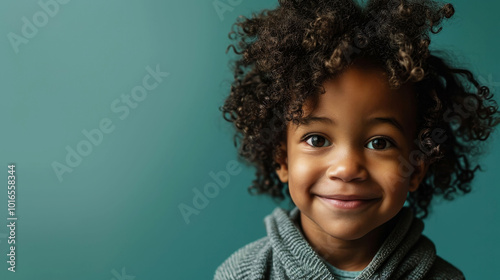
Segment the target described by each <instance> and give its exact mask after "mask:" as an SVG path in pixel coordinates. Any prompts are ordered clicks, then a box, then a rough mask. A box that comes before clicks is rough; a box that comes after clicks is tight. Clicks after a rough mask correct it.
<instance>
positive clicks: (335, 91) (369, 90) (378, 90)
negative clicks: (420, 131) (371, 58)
mask: <svg viewBox="0 0 500 280" xmlns="http://www.w3.org/2000/svg"><path fill="white" fill-rule="evenodd" d="M323 86H324V89H325V93H323V94H320V95H319V96H318V97H317V99H316V102H312V101H310V102H306V104H305V105H304V108H303V109H304V115H305V116H306V118H307V117H308V116H318V115H322V116H325V117H329V118H332V119H335V120H337V121H339V122H342V123H345V124H346V125H348V126H352V125H359V123H360V122H361V123H362V122H363V121H364V120H368V119H370V118H371V117H392V118H395V119H396V120H397V121H398V122H400V123H401V125H402V126H404V127H407V129H406V130H407V131H413V130H414V129H415V125H416V104H417V102H416V96H415V93H414V90H413V87H412V86H411V84H405V85H403V86H402V87H400V88H398V89H394V88H391V87H390V86H389V82H388V80H387V76H386V74H385V72H384V71H383V70H382V69H380V68H377V67H375V66H370V65H365V64H360V65H354V66H352V67H350V68H348V69H347V70H345V71H344V72H343V73H341V74H340V75H338V76H336V77H335V78H332V79H329V80H326V81H325V82H324V83H323Z"/></svg>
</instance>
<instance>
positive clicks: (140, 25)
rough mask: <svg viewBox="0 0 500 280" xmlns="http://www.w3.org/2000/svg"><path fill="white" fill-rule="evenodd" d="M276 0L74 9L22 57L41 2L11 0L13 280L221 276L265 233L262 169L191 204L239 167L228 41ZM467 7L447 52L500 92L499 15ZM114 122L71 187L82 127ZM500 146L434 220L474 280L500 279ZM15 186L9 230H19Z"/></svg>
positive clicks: (84, 4) (8, 86)
mask: <svg viewBox="0 0 500 280" xmlns="http://www.w3.org/2000/svg"><path fill="white" fill-rule="evenodd" d="M42 2H46V0H43V1H42ZM222 2H225V3H227V2H226V1H224V0H222ZM233 2H237V1H233ZM276 3H277V1H263V0H259V1H256V0H253V1H249V0H245V1H242V2H241V4H239V5H236V6H234V7H233V10H232V11H227V12H225V13H223V18H220V17H219V16H218V15H217V13H216V11H215V9H214V7H213V5H212V1H209V0H205V1H201V0H197V1H193V0H191V1H159V0H142V1H129V0H121V1H118V0H108V1H74V0H73V1H70V2H69V3H67V4H64V5H62V4H61V5H60V7H59V8H60V10H59V11H58V13H57V14H55V15H54V17H50V18H49V20H48V22H47V24H46V25H45V26H43V27H40V28H39V29H38V32H37V33H36V35H35V36H34V37H33V38H31V39H29V42H28V43H27V44H21V45H20V46H19V52H18V53H17V54H16V53H15V51H14V49H13V47H12V46H11V44H10V42H9V39H8V37H7V34H9V33H10V32H14V33H16V34H18V35H20V34H21V27H22V26H23V21H22V18H23V17H26V18H28V19H30V21H31V19H32V17H33V15H34V14H35V13H37V12H39V11H41V10H42V9H41V7H40V6H39V5H38V2H37V1H34V0H24V1H14V0H6V1H2V2H1V3H0V18H1V19H2V24H1V25H0V35H2V37H1V38H2V39H0V81H1V85H2V93H1V94H2V99H1V102H0V128H1V129H2V134H1V135H2V136H3V137H2V138H1V140H0V170H3V171H2V172H1V174H3V175H1V176H0V180H3V181H4V182H5V181H7V164H9V163H15V164H16V166H17V167H16V169H17V172H16V176H17V217H18V218H19V220H18V227H17V236H16V240H17V244H16V245H17V251H16V253H17V259H16V269H17V272H15V273H12V272H8V271H7V264H6V262H5V261H6V260H7V256H6V254H7V242H6V238H5V237H6V234H7V228H6V226H0V260H2V263H3V264H2V265H0V279H52V280H56V279H119V278H120V277H117V275H121V276H122V277H121V278H123V279H127V278H125V277H124V276H125V275H128V276H135V279H136V280H141V279H211V277H212V275H213V272H214V270H215V269H216V267H217V266H218V265H219V264H220V263H222V261H223V260H225V259H226V258H227V257H228V256H229V255H230V254H231V253H232V252H234V251H235V250H236V249H238V248H240V247H242V246H243V245H245V244H247V243H249V242H251V241H254V240H256V239H258V238H260V237H262V236H264V234H265V229H264V224H263V218H264V216H265V215H267V214H269V213H270V212H271V211H272V209H273V208H274V207H275V204H274V202H273V201H272V200H271V199H268V198H265V197H252V196H250V195H248V193H247V191H246V187H247V186H248V185H249V184H250V182H251V180H252V178H253V170H252V169H251V168H249V167H247V166H244V165H243V164H241V165H240V166H241V167H242V168H243V171H242V172H241V173H240V174H238V175H235V176H231V177H230V182H229V184H228V186H227V187H226V188H224V189H222V190H221V191H220V193H219V194H218V195H217V196H216V197H214V198H212V199H210V202H209V205H208V206H207V207H206V208H205V209H203V210H201V211H200V213H199V215H193V216H191V220H190V223H189V224H186V222H185V221H184V219H183V218H182V216H181V214H180V211H179V209H178V205H179V204H180V203H185V204H189V205H192V199H193V196H194V193H193V188H198V189H202V188H203V186H205V185H206V184H208V183H210V182H213V179H212V178H211V177H210V176H209V173H210V172H219V171H222V170H225V168H226V165H227V163H228V162H230V161H231V160H234V159H236V151H235V149H234V147H233V145H232V138H231V137H232V136H231V135H232V130H231V129H230V127H229V126H228V125H227V124H226V123H225V122H224V121H223V120H222V118H221V114H220V112H219V111H218V107H219V106H220V105H221V104H222V101H223V99H224V96H225V95H226V94H227V93H228V88H229V83H228V81H230V79H231V74H230V72H229V70H228V67H227V63H228V59H229V55H226V54H225V49H226V47H227V45H228V44H229V40H228V38H227V33H228V32H229V30H230V26H231V24H232V22H233V21H234V20H235V18H236V17H237V16H238V15H240V14H244V15H250V13H251V12H252V11H257V10H259V9H262V8H271V7H274V6H275V5H276ZM452 3H453V4H454V5H455V8H456V15H455V16H454V17H453V19H451V20H449V21H448V22H446V23H445V25H444V29H443V32H442V33H440V34H439V35H438V36H435V37H434V39H433V41H432V46H433V47H434V48H438V49H449V50H452V51H453V52H454V56H455V57H456V58H457V59H458V60H459V61H460V62H461V63H462V65H464V66H466V67H469V68H471V69H472V70H474V72H475V74H476V75H478V77H480V81H482V82H483V83H484V82H486V84H487V85H489V86H490V88H491V89H492V90H493V91H494V92H495V93H496V94H497V95H498V94H500V71H499V68H498V61H500V55H499V53H498V51H497V49H498V46H499V45H500V42H499V40H500V39H499V37H498V36H497V35H498V28H500V23H499V21H498V17H497V11H498V9H500V4H499V3H498V2H494V1H481V2H473V1H465V0H460V1H453V2H452ZM156 65H160V69H161V70H162V71H165V72H169V73H170V76H168V77H167V78H165V79H164V81H163V82H162V83H160V84H159V85H158V87H157V88H156V89H154V90H152V91H151V92H149V93H148V95H147V97H146V98H145V99H144V100H143V101H142V102H140V103H139V104H138V106H137V108H135V109H130V114H129V115H128V116H127V118H125V119H124V120H120V119H119V118H118V116H119V114H116V113H114V112H112V111H111V109H110V105H111V103H112V102H113V100H115V99H117V98H120V96H121V95H122V94H129V93H130V91H131V89H132V88H133V87H135V86H137V85H140V84H141V83H142V78H143V77H144V76H145V75H146V74H147V71H146V70H145V68H146V67H147V66H151V67H152V68H155V66H156ZM497 100H498V97H497ZM103 118H109V119H111V120H112V122H113V125H114V126H115V130H114V131H113V132H111V133H109V134H105V135H104V137H103V140H102V143H101V144H99V145H98V146H94V147H93V150H92V152H91V153H90V154H89V155H88V156H86V157H84V158H83V160H82V162H81V163H80V164H79V165H78V166H77V167H75V168H74V170H73V172H71V173H65V174H64V175H63V181H62V182H60V181H59V180H58V179H57V176H56V175H55V173H54V171H53V169H52V166H51V164H52V163H53V162H54V161H58V162H61V163H64V161H65V156H66V153H67V151H66V150H65V147H66V146H67V145H69V146H70V147H72V148H75V147H76V145H77V143H79V142H80V141H82V140H84V139H85V137H84V136H83V134H82V132H81V131H82V130H83V129H86V130H91V129H95V128H97V127H98V125H99V122H100V121H101V120H102V119H103ZM499 144H500V140H499V135H498V133H497V134H495V135H494V141H492V142H491V145H490V146H489V147H490V148H489V150H488V154H487V155H486V156H485V157H484V158H483V160H482V163H483V166H484V169H485V172H482V173H479V174H478V176H477V180H475V183H474V191H473V192H472V193H471V194H469V195H467V196H465V197H462V198H459V199H457V200H456V201H453V202H451V203H448V202H443V203H438V205H436V206H435V208H434V209H435V211H434V215H432V216H431V217H430V218H429V219H428V220H427V221H426V230H425V233H426V234H427V235H428V236H429V237H430V238H431V239H432V240H433V241H434V242H435V243H436V246H437V250H438V254H439V255H441V256H442V257H443V258H445V259H446V260H448V261H450V262H451V263H453V264H454V265H456V266H457V267H459V268H461V269H462V270H463V271H464V273H465V275H466V277H467V278H468V279H493V278H495V276H496V275H497V273H494V272H495V271H496V269H495V266H496V263H497V261H498V260H499V259H500V246H499V242H498V239H497V238H498V236H500V223H499V218H498V217H499V216H500V206H499V203H498V197H500V188H499V183H498V182H499V181H500V173H499V172H498V171H499V168H498V158H499V157H500V148H499ZM2 178H3V179H2ZM2 185H4V190H0V221H2V222H0V225H1V224H4V223H5V224H7V222H6V218H7V194H6V192H7V188H6V186H5V185H6V183H4V184H2ZM122 269H124V270H122ZM122 272H123V273H124V274H123V275H122ZM114 273H115V274H114ZM116 273H117V274H116ZM130 279H131V278H130Z"/></svg>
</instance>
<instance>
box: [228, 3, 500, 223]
mask: <svg viewBox="0 0 500 280" xmlns="http://www.w3.org/2000/svg"><path fill="white" fill-rule="evenodd" d="M453 14H454V8H453V6H452V5H451V4H440V3H437V2H434V1H424V0H420V1H417V0H415V1H408V0H373V1H369V2H368V3H367V5H366V6H365V7H361V6H360V5H358V4H357V3H356V2H355V1H353V0H315V1H311V0H308V1H301V0H279V6H278V7H277V8H275V9H273V10H264V11H262V12H260V13H258V14H253V15H252V17H250V18H245V17H239V20H238V21H237V22H236V23H235V24H234V25H233V30H232V31H231V32H230V33H229V37H230V39H232V40H234V42H235V43H234V44H231V45H230V46H229V47H228V51H229V50H230V49H233V51H234V52H235V53H236V55H237V58H236V59H235V60H234V61H233V62H232V66H233V67H234V69H233V71H234V81H233V82H232V84H231V92H230V95H229V96H228V97H227V99H226V100H225V103H224V105H223V106H222V107H221V108H220V109H221V111H222V112H223V116H224V119H226V120H227V121H229V122H232V123H233V124H234V126H235V128H236V134H235V136H234V141H235V145H236V146H237V147H239V155H240V156H241V157H242V158H244V159H246V160H247V161H248V162H250V163H251V164H253V165H254V166H255V167H256V168H257V171H256V178H255V180H254V181H253V183H252V185H251V186H250V187H249V190H250V191H251V192H252V193H257V194H268V195H271V196H272V197H274V198H278V199H283V198H284V197H285V195H284V192H285V191H284V186H285V184H283V183H282V182H281V181H280V180H279V178H278V176H277V174H276V169H278V168H279V164H278V163H277V162H276V159H277V158H281V157H283V152H282V151H281V150H280V149H279V146H280V143H281V142H284V141H285V140H286V125H287V123H288V122H290V121H292V122H294V123H296V124H298V123H300V122H301V121H302V118H303V114H304V112H303V108H302V106H303V104H304V103H305V102H306V101H308V100H317V97H318V95H319V94H322V93H324V88H323V86H322V84H323V82H324V81H325V80H327V79H329V78H331V77H335V76H336V75H338V74H340V73H341V72H342V71H343V70H345V69H346V68H347V67H349V65H351V64H352V63H353V62H355V61H357V60H358V59H361V58H369V59H370V60H371V61H374V62H376V64H377V65H378V66H380V67H381V69H383V70H384V71H385V72H386V74H387V77H388V81H389V84H390V86H391V87H392V88H398V87H400V86H401V85H403V84H405V83H411V84H412V86H413V87H414V89H416V90H415V91H416V92H417V94H418V95H417V98H418V104H417V110H418V112H419V114H418V119H417V120H416V122H417V131H418V134H417V135H416V139H417V140H418V141H417V142H418V147H419V154H420V156H422V158H423V159H424V160H426V162H427V163H429V169H428V172H427V173H426V176H425V178H424V180H423V181H422V183H421V184H420V186H419V188H418V190H417V191H415V192H411V193H410V195H409V197H408V201H409V203H410V207H412V208H413V209H414V211H415V212H416V214H417V215H418V216H420V217H422V218H425V217H426V216H427V215H428V213H429V205H430V202H431V200H432V199H433V197H435V196H442V197H444V198H445V199H447V200H451V199H453V198H454V197H455V195H456V194H464V193H468V192H470V182H471V181H472V179H473V178H474V174H475V172H476V171H477V170H478V169H479V165H475V164H473V162H474V161H475V159H476V156H477V155H479V153H480V152H481V149H480V147H481V146H482V145H479V144H481V143H483V142H484V141H485V140H486V139H487V138H488V137H489V135H490V133H491V132H492V131H493V129H494V128H495V126H496V125H497V124H498V123H499V122H500V121H499V119H500V118H499V115H498V106H497V103H496V102H495V101H494V99H493V95H492V93H490V91H489V89H488V88H487V87H486V86H481V85H479V83H478V82H477V81H476V79H475V78H474V76H473V74H472V73H471V72H470V71H469V70H466V69H461V68H454V67H452V66H451V64H450V63H449V62H447V59H445V58H444V57H445V54H441V55H438V54H440V53H438V52H434V51H432V52H431V51H430V50H429V44H430V38H429V35H430V34H431V33H432V34H435V33H438V32H439V31H441V28H442V27H440V24H441V21H442V20H443V19H444V18H450V17H451V16H452V15H453ZM436 135H441V136H442V135H446V141H439V140H442V138H443V137H436ZM286 191H287V189H286ZM287 194H288V195H289V192H287Z"/></svg>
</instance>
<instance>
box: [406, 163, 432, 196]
mask: <svg viewBox="0 0 500 280" xmlns="http://www.w3.org/2000/svg"><path fill="white" fill-rule="evenodd" d="M428 169H429V164H428V163H426V162H425V160H424V159H423V158H420V159H419V160H418V164H417V165H416V166H415V170H414V171H413V173H412V174H411V176H410V189H409V190H410V192H414V191H416V190H417V189H418V187H419V186H420V183H421V182H422V180H423V179H424V177H425V174H427V170H428Z"/></svg>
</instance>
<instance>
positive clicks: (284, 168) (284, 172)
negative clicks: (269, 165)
mask: <svg viewBox="0 0 500 280" xmlns="http://www.w3.org/2000/svg"><path fill="white" fill-rule="evenodd" d="M278 149H279V152H278V154H279V156H278V157H277V158H276V159H275V161H276V162H277V163H278V164H279V165H280V167H279V169H276V174H278V177H279V178H280V181H281V182H283V183H287V182H288V157H287V151H286V143H285V142H281V144H280V146H279V148H278Z"/></svg>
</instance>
